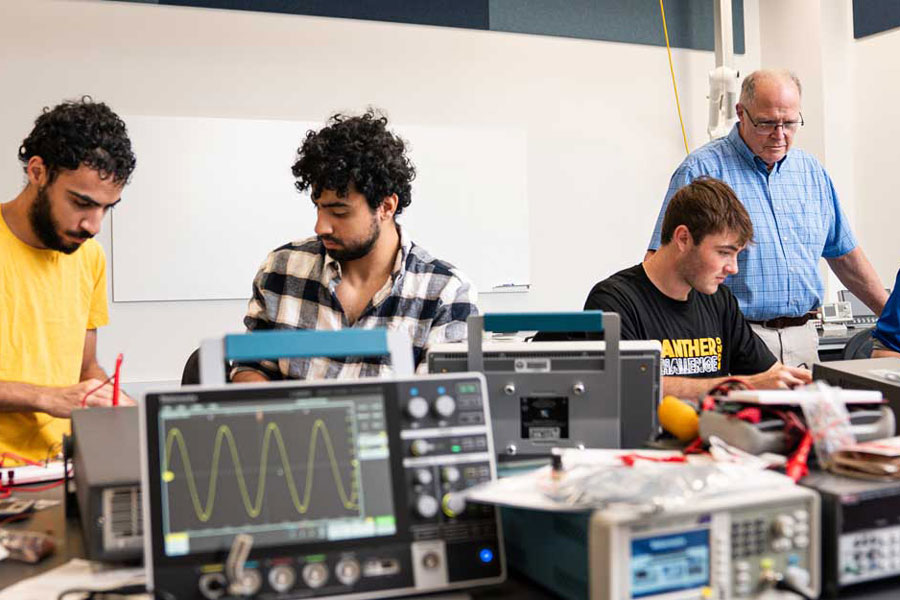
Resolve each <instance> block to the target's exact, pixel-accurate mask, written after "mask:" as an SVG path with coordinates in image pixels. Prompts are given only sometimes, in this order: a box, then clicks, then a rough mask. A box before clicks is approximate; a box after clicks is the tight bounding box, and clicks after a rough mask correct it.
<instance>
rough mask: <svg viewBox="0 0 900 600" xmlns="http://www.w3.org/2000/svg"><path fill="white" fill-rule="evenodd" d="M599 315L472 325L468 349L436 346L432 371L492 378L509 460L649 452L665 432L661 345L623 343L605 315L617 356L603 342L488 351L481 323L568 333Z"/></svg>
mask: <svg viewBox="0 0 900 600" xmlns="http://www.w3.org/2000/svg"><path fill="white" fill-rule="evenodd" d="M598 312H599V311H586V312H583V313H560V314H556V313H549V314H542V313H534V314H522V315H485V316H484V317H470V319H469V339H468V344H437V345H434V346H432V347H431V348H430V349H429V351H428V358H427V360H428V370H429V372H430V373H452V372H461V371H467V370H477V371H481V372H483V373H484V374H485V376H486V378H487V381H488V386H489V390H488V396H489V398H490V402H491V419H492V421H493V429H494V444H495V446H496V447H497V452H498V455H499V457H500V458H501V459H502V460H510V459H513V460H517V459H519V458H528V457H546V456H549V454H550V450H551V449H552V448H554V447H569V448H578V447H586V448H621V447H626V448H627V447H639V446H642V445H644V444H645V443H646V442H647V440H649V439H651V438H652V437H654V436H655V435H656V433H657V432H658V423H657V416H656V407H657V405H658V404H659V401H660V398H661V392H662V374H661V373H662V371H661V365H662V361H661V359H660V354H661V352H662V350H661V346H660V344H659V342H655V341H642V342H619V340H618V315H616V314H613V313H603V314H602V318H603V319H604V321H603V327H604V328H606V331H604V335H606V336H607V338H609V340H610V341H609V342H608V343H609V348H611V350H610V351H608V350H607V342H599V341H598V342H530V343H524V342H486V343H484V344H482V343H481V334H482V331H481V329H482V326H481V325H480V323H481V321H479V319H484V322H485V323H486V324H487V325H486V326H485V327H486V328H488V329H493V330H502V331H508V330H509V329H507V327H511V328H512V329H516V330H517V329H520V328H525V327H530V328H531V329H539V330H541V331H556V332H567V331H583V330H586V329H587V327H586V325H596V324H597V323H599V318H598V317H599V315H598V314H597V313H598ZM495 320H496V321H498V323H497V324H494V323H493V321H495ZM607 320H609V322H610V323H615V326H614V327H612V328H610V327H609V326H608V325H607V324H606V321H607ZM507 322H509V323H507ZM601 329H602V328H601ZM591 330H592V331H593V330H595V329H591ZM613 340H614V342H613ZM608 358H611V360H607V359H608ZM620 398H627V401H625V402H621V401H620Z"/></svg>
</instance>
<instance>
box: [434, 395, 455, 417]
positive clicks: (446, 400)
mask: <svg viewBox="0 0 900 600" xmlns="http://www.w3.org/2000/svg"><path fill="white" fill-rule="evenodd" d="M434 412H436V413H437V414H438V415H439V416H441V417H444V418H445V419H446V418H448V417H450V416H452V415H453V413H455V412H456V400H454V399H453V396H448V395H446V394H444V395H443V396H438V399H437V400H435V401H434Z"/></svg>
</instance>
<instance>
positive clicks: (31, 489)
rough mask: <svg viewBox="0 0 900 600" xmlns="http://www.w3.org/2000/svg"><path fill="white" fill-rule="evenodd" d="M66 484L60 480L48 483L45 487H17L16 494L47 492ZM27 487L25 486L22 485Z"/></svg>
mask: <svg viewBox="0 0 900 600" xmlns="http://www.w3.org/2000/svg"><path fill="white" fill-rule="evenodd" d="M65 482H66V480H65V479H60V480H59V481H54V482H53V483H48V484H47V485H41V486H38V487H17V488H16V491H17V492H45V491H47V490H52V489H53V488H56V487H59V486H61V485H62V484H64V483H65ZM24 485H27V484H24Z"/></svg>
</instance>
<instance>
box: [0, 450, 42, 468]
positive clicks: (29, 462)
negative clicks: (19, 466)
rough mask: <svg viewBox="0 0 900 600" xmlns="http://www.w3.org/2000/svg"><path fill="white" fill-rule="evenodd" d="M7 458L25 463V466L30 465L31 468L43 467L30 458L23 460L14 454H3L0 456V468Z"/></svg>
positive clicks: (23, 458)
mask: <svg viewBox="0 0 900 600" xmlns="http://www.w3.org/2000/svg"><path fill="white" fill-rule="evenodd" d="M7 458H11V459H13V460H17V461H19V462H21V463H25V464H26V465H31V466H33V467H43V466H44V464H43V463H39V462H37V461H34V460H31V459H30V458H25V457H24V456H20V455H18V454H16V453H15V452H4V453H2V454H0V467H2V466H4V463H5V462H6V459H7Z"/></svg>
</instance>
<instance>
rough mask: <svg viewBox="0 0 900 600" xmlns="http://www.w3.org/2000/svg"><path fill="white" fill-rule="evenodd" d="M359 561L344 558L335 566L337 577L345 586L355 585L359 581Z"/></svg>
mask: <svg viewBox="0 0 900 600" xmlns="http://www.w3.org/2000/svg"><path fill="white" fill-rule="evenodd" d="M360 571H361V569H360V567H359V561H357V560H356V559H355V558H342V559H341V560H339V561H338V564H336V565H335V566H334V574H335V577H337V578H338V581H340V582H341V583H343V584H344V585H353V584H354V583H356V582H357V580H359V574H360Z"/></svg>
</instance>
